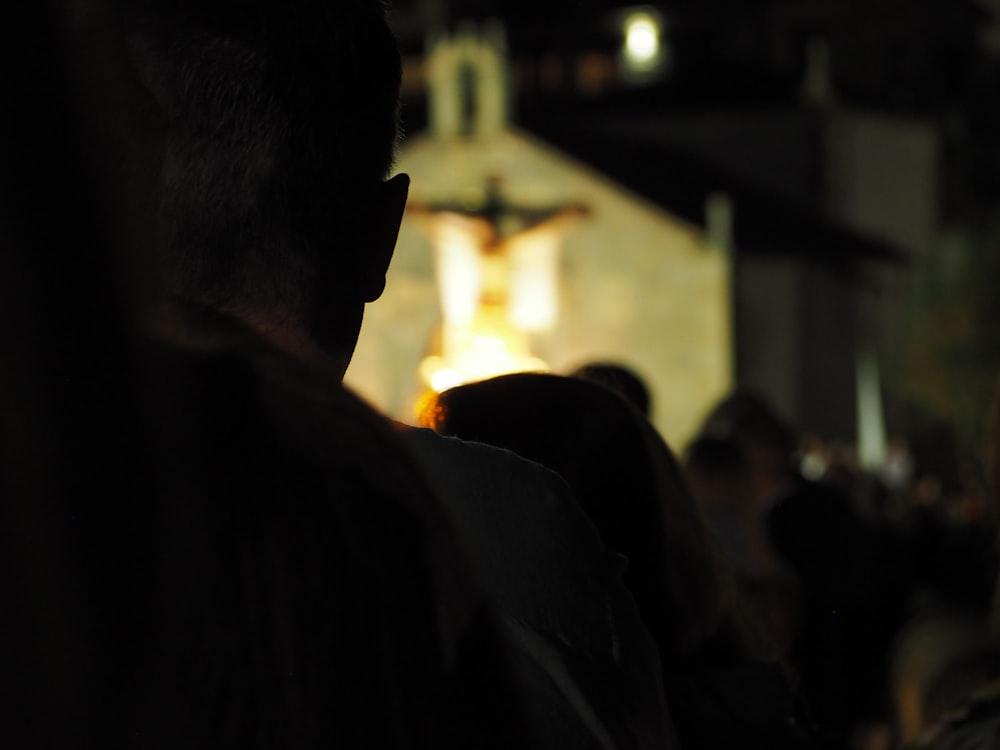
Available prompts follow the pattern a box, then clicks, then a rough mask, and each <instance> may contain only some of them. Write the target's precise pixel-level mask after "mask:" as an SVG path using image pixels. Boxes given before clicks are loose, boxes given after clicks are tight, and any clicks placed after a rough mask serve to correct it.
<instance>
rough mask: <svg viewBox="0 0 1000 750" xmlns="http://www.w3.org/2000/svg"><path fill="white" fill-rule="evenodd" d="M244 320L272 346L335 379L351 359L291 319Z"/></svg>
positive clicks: (342, 372)
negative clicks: (330, 348)
mask: <svg viewBox="0 0 1000 750" xmlns="http://www.w3.org/2000/svg"><path fill="white" fill-rule="evenodd" d="M244 322H245V323H246V324H247V325H248V326H249V327H250V328H252V329H253V330H254V331H255V332H256V333H257V334H258V335H259V336H260V337H261V338H262V339H264V340H265V341H266V342H267V343H269V344H270V345H271V346H273V347H274V348H275V349H277V350H279V351H281V352H284V353H285V354H287V355H289V356H290V357H292V358H294V359H296V360H298V361H299V362H302V363H304V364H306V365H308V366H310V367H312V368H315V369H317V370H320V371H322V372H324V373H326V374H328V375H330V376H331V377H334V378H336V379H337V380H338V381H339V380H343V378H344V373H345V372H347V366H348V365H349V364H350V361H351V358H350V355H345V354H342V353H339V352H333V351H330V350H329V349H327V348H324V347H323V346H322V345H320V343H319V342H318V341H317V340H316V338H315V337H314V336H313V335H312V334H311V333H310V332H309V331H308V330H307V329H306V327H305V326H302V325H299V324H296V323H294V322H292V321H289V322H286V323H275V322H274V321H272V320H261V319H254V318H252V317H251V318H249V319H248V318H245V319H244Z"/></svg>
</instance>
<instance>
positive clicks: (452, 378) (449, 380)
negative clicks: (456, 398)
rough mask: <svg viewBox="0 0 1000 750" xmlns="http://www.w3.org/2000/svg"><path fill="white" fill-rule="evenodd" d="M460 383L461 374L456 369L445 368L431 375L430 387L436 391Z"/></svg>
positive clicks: (444, 389)
mask: <svg viewBox="0 0 1000 750" xmlns="http://www.w3.org/2000/svg"><path fill="white" fill-rule="evenodd" d="M461 384H462V374H461V373H460V372H459V371H458V370H452V369H450V368H445V369H443V370H438V371H437V372H435V373H434V374H433V375H431V388H433V389H434V390H435V391H437V392H438V393H441V391H446V390H448V389H449V388H454V387H455V386H456V385H461Z"/></svg>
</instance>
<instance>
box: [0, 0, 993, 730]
mask: <svg viewBox="0 0 1000 750" xmlns="http://www.w3.org/2000/svg"><path fill="white" fill-rule="evenodd" d="M24 10H25V13H26V20H25V25H24V26H23V27H22V28H20V29H19V30H15V29H13V28H11V27H9V26H8V28H7V30H6V31H7V33H6V36H7V38H6V39H5V44H4V45H0V49H2V50H3V52H2V53H0V54H2V55H3V56H4V59H3V62H4V63H5V65H4V71H5V72H4V74H3V75H4V80H5V83H6V84H8V86H7V87H6V100H7V104H8V113H9V116H8V117H7V118H6V119H5V122H4V130H3V131H2V133H3V135H2V140H0V148H2V153H3V159H4V161H3V168H2V169H0V180H2V181H3V188H4V190H3V196H4V200H3V205H2V206H0V247H2V248H3V252H2V253H0V305H2V310H0V340H2V341H3V343H4V345H5V349H6V353H5V357H4V359H3V363H2V366H0V514H2V522H0V555H2V559H3V565H2V566H0V571H2V572H0V600H2V601H3V602H4V604H5V607H4V614H3V617H0V623H2V624H0V636H2V637H0V644H2V648H3V649H4V652H3V657H4V658H3V661H4V668H3V677H2V679H0V686H2V687H0V691H2V693H0V705H2V706H3V707H4V708H5V709H6V711H5V716H6V717H9V718H8V720H7V721H5V723H4V728H3V732H4V734H5V735H6V736H7V737H8V738H9V739H10V740H11V742H10V746H11V747H59V748H68V747H87V748H90V747H119V746H120V747H150V748H152V747H157V748H159V747H164V748H166V747H213V748H219V747H240V748H250V747H253V748H265V747H266V748H319V747H324V748H327V747H344V748H372V749H373V750H375V749H378V750H390V749H397V748H398V749H400V750H402V749H403V748H428V749H429V748H443V749H444V748H498V749H499V748H515V747H516V748H526V749H534V748H537V749H538V750H542V749H545V750H548V749H554V748H559V750H564V749H565V750H569V749H572V750H590V749H593V750H677V749H683V750H702V749H704V750H714V749H715V748H729V747H744V746H745V747H762V748H777V749H781V748H788V749H789V750H792V749H799V748H801V749H802V750H840V749H841V748H843V749H844V750H848V748H858V749H859V750H880V749H881V748H887V747H893V746H902V745H911V746H918V747H919V746H929V747H935V748H938V747H940V748H943V747H953V746H954V747H959V746H962V747H964V746H966V745H963V744H960V743H963V742H970V741H978V742H980V743H981V744H979V745H975V746H976V747H990V746H992V745H990V744H989V742H991V741H993V742H995V741H996V739H995V735H996V732H995V727H997V726H998V721H1000V703H998V696H1000V690H997V687H996V684H995V683H993V682H991V681H993V680H996V678H997V675H996V674H995V672H994V662H995V658H996V654H997V652H996V649H995V647H994V643H993V641H992V640H991V633H990V627H989V625H990V621H991V617H992V615H991V613H990V608H991V601H992V587H993V577H994V572H995V553H994V544H993V540H992V531H991V527H990V526H989V524H988V520H987V518H986V516H988V515H989V513H985V514H984V513H983V512H979V513H978V515H977V514H976V513H971V512H970V513H968V514H966V515H965V516H963V517H961V518H960V519H958V520H956V516H955V514H954V513H950V512H949V513H942V512H941V508H942V507H943V506H942V504H941V503H933V502H916V501H914V502H906V499H907V498H919V497H924V496H925V495H926V494H927V493H926V488H925V489H924V490H921V489H920V488H919V487H918V486H917V485H918V483H916V482H908V481H907V478H908V477H909V476H910V475H909V474H908V473H907V472H906V467H907V464H906V462H905V460H902V459H901V461H900V462H898V463H897V464H894V465H893V466H894V467H895V469H894V473H892V474H891V475H888V476H887V477H883V478H882V481H881V482H876V481H875V480H874V479H873V478H868V477H863V476H862V475H860V474H856V473H852V472H844V471H835V470H834V468H836V467H833V466H831V465H829V462H824V461H818V457H817V452H816V451H815V450H813V449H812V447H811V446H810V445H809V444H803V443H802V441H801V439H800V436H799V435H797V434H796V433H795V431H794V430H793V429H792V428H791V427H790V426H789V425H788V424H787V423H786V422H785V420H783V419H782V418H781V416H780V415H779V414H778V413H777V412H776V411H775V410H774V409H773V408H772V407H771V406H770V405H769V404H768V403H767V402H766V401H764V400H763V399H761V398H760V397H759V396H757V395H755V394H751V393H744V392H737V393H734V394H732V395H731V396H730V397H728V398H727V399H725V400H724V401H723V402H722V403H720V404H719V405H718V406H717V407H716V408H715V409H714V410H713V411H712V413H710V414H708V415H706V418H705V421H704V424H703V426H702V429H701V430H700V433H699V435H698V436H697V437H696V438H695V440H693V441H692V443H691V444H690V445H689V446H686V449H685V451H684V452H683V453H682V454H680V455H677V454H675V453H674V451H673V450H672V449H671V447H670V446H668V445H667V444H666V442H664V440H663V438H662V437H661V436H660V435H659V434H658V433H657V432H656V430H655V429H654V428H653V426H652V424H651V422H650V421H649V419H648V410H649V404H650V394H649V393H648V391H647V390H646V389H645V388H644V386H643V384H642V381H641V379H640V378H638V377H637V376H635V375H634V374H633V373H630V372H629V371H628V370H627V369H624V368H621V367H618V366H616V365H614V364H607V363H603V364H594V365H591V366H587V367H583V368H580V369H579V370H576V371H574V372H572V373H567V374H565V375H556V374H538V373H523V374H513V375H507V376H502V377H499V378H494V379H491V380H487V381H483V382H480V383H473V384H467V385H462V386H459V387H456V388H453V389H450V390H448V391H445V392H444V393H441V394H439V395H437V396H436V397H434V398H433V399H432V400H431V401H429V402H428V403H427V404H426V405H425V409H424V411H423V413H422V414H421V417H420V420H419V422H420V424H419V425H418V426H407V425H402V424H399V423H396V422H393V421H392V420H390V419H388V418H387V417H385V416H384V415H381V414H379V413H378V412H377V411H375V410H374V409H373V408H372V407H371V406H369V405H368V404H366V403H363V402H362V401H361V400H359V399H358V398H356V397H355V396H354V395H352V394H351V393H350V392H349V391H348V390H347V389H345V388H344V387H343V385H342V384H341V379H342V377H343V374H344V371H345V370H346V368H347V366H348V363H349V362H350V359H351V354H352V352H353V349H354V345H355V342H356V339H357V336H358V335H359V330H360V325H361V320H362V315H363V312H364V308H365V305H367V304H369V303H371V302H374V301H375V300H377V299H378V297H379V296H380V294H381V292H382V290H383V287H384V285H385V283H386V274H387V271H388V269H389V265H390V260H391V258H392V253H393V249H394V245H395V241H396V233H397V231H398V228H399V224H400V220H401V217H402V212H403V208H404V206H405V203H406V197H407V189H408V180H407V177H406V176H405V175H396V176H393V177H390V175H391V173H392V165H393V157H394V153H395V149H396V145H397V142H398V139H399V105H398V95H399V86H400V78H401V68H400V58H399V54H398V51H397V50H396V46H395V42H394V40H393V38H392V35H391V33H390V31H389V27H388V25H387V22H386V9H385V7H384V6H383V5H382V4H381V3H380V2H379V1H378V0H337V1H336V2H326V1H323V0H282V2H278V1H277V0H241V1H240V2H237V1H236V0H172V1H171V2H167V0H133V1H132V2H118V3H116V2H113V1H112V0H107V2H101V0H66V1H65V2H61V3H60V2H57V3H40V4H29V5H28V6H25V8H24ZM38 61H44V64H41V63H39V62H38ZM654 395H655V394H654ZM984 409H985V406H984ZM996 421H998V422H1000V420H996ZM841 468H842V467H841ZM994 486H995V485H994ZM876 487H877V488H881V494H880V492H879V491H876V490H875V489H873V488H876ZM893 493H895V494H893ZM921 493H923V494H921ZM890 495H891V496H892V497H893V498H895V499H896V502H895V503H891V502H887V501H885V498H886V497H888V496H890ZM891 508H895V509H897V511H898V510H899V509H900V508H902V512H888V511H887V510H886V509H891ZM959 521H961V522H959ZM955 580H959V581H960V583H961V585H958V586H956V585H954V582H955ZM956 707H957V708H958V709H959V710H958V711H957V712H954V711H953V712H952V713H951V714H945V711H946V710H948V709H953V708H956ZM942 717H943V719H942ZM983 743H985V744H983Z"/></svg>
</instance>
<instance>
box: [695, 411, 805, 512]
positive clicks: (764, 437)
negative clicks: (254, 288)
mask: <svg viewBox="0 0 1000 750" xmlns="http://www.w3.org/2000/svg"><path fill="white" fill-rule="evenodd" d="M701 435H702V436H705V437H712V438H720V439H726V440H731V441H733V442H735V443H736V444H737V445H738V446H739V448H740V450H741V451H742V452H743V456H744V459H745V460H746V462H747V467H748V469H749V470H750V474H751V477H752V481H753V487H754V493H755V496H756V498H757V500H758V502H766V501H767V499H768V497H770V496H771V495H772V494H773V493H774V491H775V490H776V489H777V488H778V487H779V486H780V485H781V484H782V483H783V482H784V481H786V480H787V479H788V477H789V475H790V474H791V473H792V471H793V463H792V462H793V459H794V455H795V450H796V447H797V441H796V436H795V432H794V431H793V430H792V428H791V427H789V426H788V424H787V423H786V422H785V420H784V419H783V418H782V417H781V416H780V415H779V414H778V413H777V411H775V409H774V408H773V407H772V406H771V405H770V404H769V403H768V402H767V401H766V400H765V399H764V398H763V397H762V396H760V395H759V394H756V393H752V392H749V391H736V392H734V393H733V394H731V395H729V396H727V397H726V398H725V399H723V400H722V401H721V402H720V403H719V404H718V405H716V406H715V408H714V409H712V411H711V412H710V413H709V415H708V417H707V418H706V419H705V421H704V423H703V425H702V429H701Z"/></svg>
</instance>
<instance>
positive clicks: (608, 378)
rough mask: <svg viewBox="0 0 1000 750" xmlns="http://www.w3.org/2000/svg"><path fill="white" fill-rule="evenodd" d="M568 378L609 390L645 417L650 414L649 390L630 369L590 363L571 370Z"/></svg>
mask: <svg viewBox="0 0 1000 750" xmlns="http://www.w3.org/2000/svg"><path fill="white" fill-rule="evenodd" d="M570 376H571V377H574V378H580V379H581V380H589V381H590V382H592V383H599V384H600V385H603V386H605V387H606V388H610V389H611V390H612V391H614V392H615V393H617V394H618V395H619V396H621V397H622V398H624V399H625V400H626V401H628V402H629V403H631V404H632V406H634V407H635V408H636V409H638V410H639V411H640V412H641V413H642V414H644V415H645V416H647V417H648V416H650V414H651V413H652V399H651V398H650V395H649V388H648V387H647V386H646V383H645V382H643V379H642V378H641V377H639V375H638V374H637V373H636V372H635V370H633V369H632V368H630V367H626V366H625V365H623V364H621V363H618V362H590V363H588V364H585V365H582V366H580V367H578V368H577V369H575V370H573V372H571V373H570Z"/></svg>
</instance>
